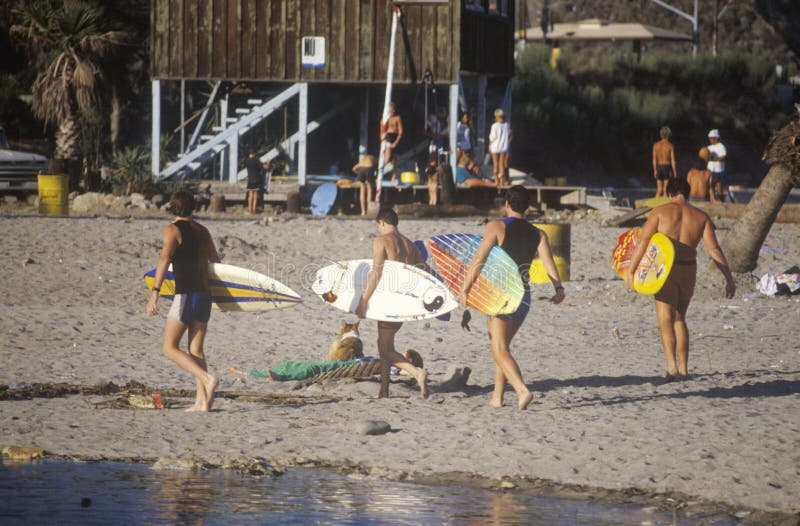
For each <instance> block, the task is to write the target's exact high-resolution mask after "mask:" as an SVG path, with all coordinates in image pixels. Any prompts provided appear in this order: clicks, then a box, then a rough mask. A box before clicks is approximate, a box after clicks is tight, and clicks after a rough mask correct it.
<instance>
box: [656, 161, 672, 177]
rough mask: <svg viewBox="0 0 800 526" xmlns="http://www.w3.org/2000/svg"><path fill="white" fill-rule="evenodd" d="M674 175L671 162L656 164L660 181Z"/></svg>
mask: <svg viewBox="0 0 800 526" xmlns="http://www.w3.org/2000/svg"><path fill="white" fill-rule="evenodd" d="M670 177H672V165H670V164H657V165H656V179H658V180H659V181H666V180H667V179H669V178H670Z"/></svg>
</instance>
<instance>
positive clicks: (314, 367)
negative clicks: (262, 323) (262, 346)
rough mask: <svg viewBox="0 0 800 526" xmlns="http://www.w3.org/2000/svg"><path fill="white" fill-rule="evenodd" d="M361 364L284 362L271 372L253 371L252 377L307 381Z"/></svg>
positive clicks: (347, 361) (354, 362)
mask: <svg viewBox="0 0 800 526" xmlns="http://www.w3.org/2000/svg"><path fill="white" fill-rule="evenodd" d="M357 363H361V360H337V361H332V362H327V361H326V362H283V363H282V364H280V365H278V366H276V367H272V368H271V369H270V370H269V371H264V370H258V369H251V370H250V376H254V377H256V378H266V377H267V376H270V375H269V373H272V375H271V377H272V379H273V380H278V381H283V382H285V381H288V380H305V379H306V378H311V377H312V376H316V375H318V374H321V373H327V372H328V371H333V370H336V369H340V368H342V367H348V366H350V365H355V364H357Z"/></svg>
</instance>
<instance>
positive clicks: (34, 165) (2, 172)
mask: <svg viewBox="0 0 800 526" xmlns="http://www.w3.org/2000/svg"><path fill="white" fill-rule="evenodd" d="M46 170H47V157H45V156H44V155H38V154H35V153H26V152H18V151H15V150H12V149H11V148H10V147H9V146H8V139H7V138H6V132H5V130H4V129H3V127H2V126H0V193H5V192H36V191H37V190H38V189H39V183H38V180H37V177H36V176H37V175H39V174H40V173H43V172H45V171H46Z"/></svg>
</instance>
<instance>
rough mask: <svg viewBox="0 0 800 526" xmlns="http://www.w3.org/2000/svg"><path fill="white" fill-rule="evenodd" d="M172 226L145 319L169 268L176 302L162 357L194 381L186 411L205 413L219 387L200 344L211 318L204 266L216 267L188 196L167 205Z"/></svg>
mask: <svg viewBox="0 0 800 526" xmlns="http://www.w3.org/2000/svg"><path fill="white" fill-rule="evenodd" d="M169 206H170V208H169V209H170V211H171V212H172V214H173V215H174V220H173V222H172V223H171V224H169V225H168V226H167V227H166V228H164V232H163V238H164V244H163V247H162V249H161V256H160V257H159V259H158V264H157V265H156V278H155V282H154V283H153V291H152V293H151V294H150V300H149V301H148V302H147V313H148V314H149V315H150V316H155V315H156V314H158V295H159V291H160V290H161V285H162V284H163V283H164V279H165V278H166V275H167V269H168V268H169V265H170V263H172V273H173V275H174V276H175V298H174V299H173V300H172V307H171V308H170V309H169V313H167V323H166V326H165V327H164V341H163V344H162V350H163V352H164V354H165V355H166V356H167V358H169V359H170V360H172V361H173V362H175V363H176V364H178V366H179V367H181V368H182V369H183V370H185V371H187V372H188V373H190V374H191V375H192V376H194V378H195V383H196V384H197V394H196V396H195V402H194V405H193V406H192V407H190V408H188V409H187V411H200V412H206V411H208V410H209V409H211V404H212V403H213V402H214V390H215V389H216V388H217V385H218V384H219V380H217V379H216V378H215V377H214V376H212V375H211V374H209V373H208V365H207V364H206V357H205V354H204V353H203V341H204V340H205V337H206V331H207V329H208V319H209V317H210V315H211V291H210V289H209V286H208V263H209V262H214V263H218V262H219V255H217V249H216V247H215V246H214V240H213V239H212V238H211V234H210V233H209V232H208V230H207V229H206V228H205V227H204V226H202V225H201V224H200V223H198V222H196V221H195V220H194V219H192V211H193V210H194V197H193V196H192V194H190V193H189V192H185V191H179V192H176V193H175V194H174V195H173V196H172V199H171V200H170V205H169ZM187 329H188V330H189V349H188V352H183V351H182V350H181V349H180V348H179V347H178V345H179V344H180V342H181V338H183V335H184V333H185V332H186V330H187Z"/></svg>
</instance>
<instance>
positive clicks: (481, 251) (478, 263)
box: [458, 185, 564, 409]
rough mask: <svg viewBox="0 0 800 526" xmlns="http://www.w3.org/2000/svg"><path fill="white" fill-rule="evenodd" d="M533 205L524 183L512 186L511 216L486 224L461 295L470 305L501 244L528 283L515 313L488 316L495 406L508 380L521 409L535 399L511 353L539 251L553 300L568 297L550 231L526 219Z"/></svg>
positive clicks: (509, 194)
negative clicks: (469, 298) (469, 299)
mask: <svg viewBox="0 0 800 526" xmlns="http://www.w3.org/2000/svg"><path fill="white" fill-rule="evenodd" d="M529 205H530V195H529V194H528V190H527V189H525V187H524V186H521V185H514V186H512V187H511V188H509V189H508V191H507V192H506V200H505V212H506V216H507V217H506V218H505V219H503V220H500V221H492V222H491V223H489V224H488V225H486V230H485V231H484V233H483V240H482V241H481V244H480V245H479V246H478V249H477V250H476V252H475V256H473V258H472V261H471V262H470V265H469V268H468V269H467V274H466V277H465V279H464V284H463V286H462V288H461V292H460V293H459V296H458V302H459V304H460V305H461V307H462V308H466V305H467V296H468V295H469V292H470V290H471V289H472V285H473V284H474V283H475V281H477V279H478V276H479V275H480V273H481V270H482V269H483V265H484V264H485V263H486V258H487V257H488V256H489V252H490V251H491V250H492V247H494V246H499V247H500V248H502V249H503V250H505V251H506V252H507V253H508V255H509V256H511V259H513V260H514V263H516V264H517V268H518V269H519V274H520V277H521V278H522V283H523V284H524V286H525V293H524V296H523V298H522V303H521V304H520V306H519V308H518V309H517V310H516V311H515V312H514V313H513V314H502V315H498V316H490V317H489V320H488V327H489V343H490V345H491V350H492V358H494V364H495V375H494V377H495V385H494V393H493V394H492V399H491V402H490V405H491V406H492V407H502V406H503V393H504V392H505V388H506V382H508V383H510V384H511V387H513V388H514V391H516V393H517V397H518V399H519V400H518V402H517V407H518V408H519V409H525V408H526V407H528V404H529V403H530V402H531V400H532V399H533V395H532V394H531V392H530V390H529V389H528V387H527V386H526V385H525V382H524V381H523V380H522V373H521V372H520V370H519V366H518V365H517V362H516V360H514V357H513V356H511V340H512V339H513V338H514V335H515V334H517V331H519V328H520V327H521V326H522V322H524V321H525V318H526V317H527V316H528V311H529V310H530V301H531V291H530V284H529V279H530V276H529V274H530V266H531V262H532V261H533V258H534V257H536V255H537V254H538V256H539V258H541V260H542V263H544V268H545V270H546V271H547V275H548V277H549V278H550V281H551V282H552V283H553V287H555V292H556V293H555V295H554V296H553V297H552V298H551V300H550V301H552V302H553V303H556V304H558V303H561V302H562V301H564V287H562V286H561V280H560V278H559V275H558V268H556V263H555V261H554V260H553V254H552V252H551V251H550V243H549V241H548V239H547V234H546V233H545V232H543V231H541V230H539V229H538V228H536V227H535V226H533V225H532V224H530V223H528V222H527V221H526V220H525V211H526V210H527V209H528V206H529Z"/></svg>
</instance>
